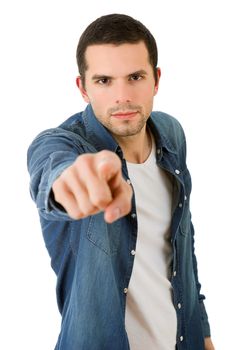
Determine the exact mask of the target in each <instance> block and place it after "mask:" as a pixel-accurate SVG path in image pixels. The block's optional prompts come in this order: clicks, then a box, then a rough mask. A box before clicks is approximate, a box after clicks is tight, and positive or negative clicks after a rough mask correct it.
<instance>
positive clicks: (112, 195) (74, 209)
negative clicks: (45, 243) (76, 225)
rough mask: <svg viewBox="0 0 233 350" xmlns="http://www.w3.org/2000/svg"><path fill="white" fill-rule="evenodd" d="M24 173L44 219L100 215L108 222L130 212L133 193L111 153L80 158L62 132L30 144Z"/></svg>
mask: <svg viewBox="0 0 233 350" xmlns="http://www.w3.org/2000/svg"><path fill="white" fill-rule="evenodd" d="M28 170H29V173H30V175H31V183H30V191H31V195H32V198H33V200H34V201H35V202H36V204H37V207H38V209H39V211H40V213H41V215H43V216H44V217H45V218H47V219H50V220H52V219H54V220H58V219H60V220H73V219H75V220H77V219H81V218H84V217H86V216H89V215H93V214H95V213H97V212H99V211H104V212H105V220H106V221H107V222H109V223H111V222H113V221H115V220H116V219H117V218H119V217H121V216H124V215H126V214H128V212H129V211H130V207H131V197H132V189H131V187H130V186H129V185H128V184H127V183H126V181H125V180H124V179H123V178H122V174H121V162H120V159H119V157H118V156H117V155H116V154H115V153H113V152H110V151H101V152H98V153H88V154H83V149H82V147H81V146H80V147H79V145H78V144H76V143H74V142H73V141H72V139H71V138H69V137H68V136H67V134H66V132H65V131H64V132H62V131H61V132H60V133H59V132H57V131H56V129H51V130H48V131H46V132H44V133H42V134H40V135H39V136H38V137H37V138H36V139H35V140H34V142H33V143H32V144H31V146H30V147H29V150H28ZM51 194H52V196H51ZM52 198H54V199H55V201H56V202H57V203H59V204H60V206H62V207H63V208H64V209H65V210H59V207H60V206H58V205H56V202H55V201H54V200H52Z"/></svg>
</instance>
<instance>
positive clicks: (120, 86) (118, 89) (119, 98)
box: [115, 81, 132, 104]
mask: <svg viewBox="0 0 233 350" xmlns="http://www.w3.org/2000/svg"><path fill="white" fill-rule="evenodd" d="M131 89H132V88H130V86H129V82H125V81H118V82H117V83H116V85H115V102H116V103H117V104H120V103H130V102H131V101H132V91H131Z"/></svg>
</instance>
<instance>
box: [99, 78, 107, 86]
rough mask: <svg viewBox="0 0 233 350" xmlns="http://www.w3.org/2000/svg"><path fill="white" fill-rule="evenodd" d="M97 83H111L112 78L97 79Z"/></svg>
mask: <svg viewBox="0 0 233 350" xmlns="http://www.w3.org/2000/svg"><path fill="white" fill-rule="evenodd" d="M96 83H97V84H100V85H107V84H109V83H110V79H109V78H102V79H99V80H97V81H96Z"/></svg>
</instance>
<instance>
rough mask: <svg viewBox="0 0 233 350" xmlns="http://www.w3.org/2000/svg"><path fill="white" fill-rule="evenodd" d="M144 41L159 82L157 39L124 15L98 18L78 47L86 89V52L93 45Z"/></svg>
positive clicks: (87, 29)
mask: <svg viewBox="0 0 233 350" xmlns="http://www.w3.org/2000/svg"><path fill="white" fill-rule="evenodd" d="M140 41H143V42H144V44H145V46H146V48H147V51H148V58H149V62H150V64H151V66H152V68H153V71H154V77H155V80H156V81H157V63H158V51H157V45H156V41H155V38H154V37H153V35H152V34H151V33H150V31H149V30H148V29H147V28H146V27H145V26H144V25H143V24H142V23H141V22H139V21H137V20H135V19H134V18H132V17H130V16H127V15H123V14H111V15H106V16H102V17H100V18H97V19H96V20H95V21H94V22H92V23H91V24H89V26H88V27H87V28H86V29H85V31H84V32H83V34H82V35H81V37H80V39H79V43H78V47H77V52H76V58H77V64H78V68H79V73H80V77H81V80H82V85H83V87H85V73H86V70H87V69H88V62H87V60H86V56H85V54H86V50H87V47H88V46H91V45H101V44H114V45H121V44H125V43H128V44H135V43H138V42H140Z"/></svg>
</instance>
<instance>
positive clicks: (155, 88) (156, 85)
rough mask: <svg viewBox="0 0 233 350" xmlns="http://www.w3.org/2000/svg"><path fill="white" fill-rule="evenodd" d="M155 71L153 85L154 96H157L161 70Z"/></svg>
mask: <svg viewBox="0 0 233 350" xmlns="http://www.w3.org/2000/svg"><path fill="white" fill-rule="evenodd" d="M156 71H157V82H156V83H155V87H154V96H155V95H156V94H157V92H158V89H159V80H160V77H161V69H160V68H159V67H157V68H156Z"/></svg>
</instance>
